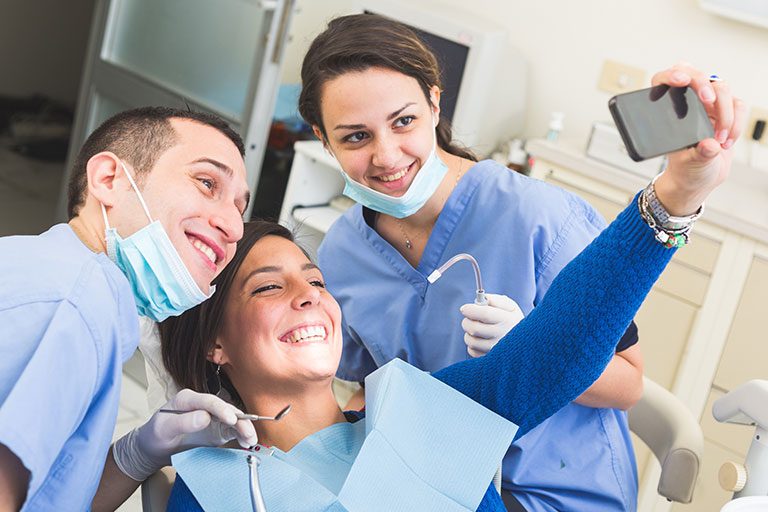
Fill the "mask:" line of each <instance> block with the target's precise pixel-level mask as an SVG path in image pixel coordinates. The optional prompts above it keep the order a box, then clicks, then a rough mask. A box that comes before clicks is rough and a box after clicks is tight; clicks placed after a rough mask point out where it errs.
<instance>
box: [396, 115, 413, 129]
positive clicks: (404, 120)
mask: <svg viewBox="0 0 768 512" xmlns="http://www.w3.org/2000/svg"><path fill="white" fill-rule="evenodd" d="M414 119H416V116H403V117H398V118H397V119H396V120H395V128H401V127H403V126H408V125H409V124H411V123H412V122H413V120H414Z"/></svg>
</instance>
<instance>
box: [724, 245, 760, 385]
mask: <svg viewBox="0 0 768 512" xmlns="http://www.w3.org/2000/svg"><path fill="white" fill-rule="evenodd" d="M767 304H768V260H766V259H764V258H762V257H755V258H753V259H752V265H751V268H750V270H749V274H748V275H747V280H746V283H745V285H744V289H743V291H742V293H741V297H740V298H739V305H738V307H737V308H736V314H735V315H734V317H733V322H732V323H731V329H730V331H729V332H728V339H727V340H726V342H725V348H724V349H723V353H722V356H721V358H720V365H719V366H718V368H717V374H716V375H715V384H717V385H718V386H719V387H720V388H722V389H727V390H731V389H734V388H735V387H737V386H738V385H739V384H742V383H744V382H746V381H748V380H751V379H768V339H766V338H768V335H766V333H765V332H766V327H765V319H766V305H767Z"/></svg>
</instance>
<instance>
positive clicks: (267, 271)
mask: <svg viewBox="0 0 768 512" xmlns="http://www.w3.org/2000/svg"><path fill="white" fill-rule="evenodd" d="M281 270H283V267H280V266H277V265H269V266H266V267H259V268H257V269H254V270H251V271H250V272H249V273H248V275H247V276H246V277H245V279H244V280H243V284H245V283H247V282H248V281H250V279H251V278H252V277H254V276H256V275H259V274H270V273H274V272H280V271H281ZM301 270H302V272H306V271H307V270H320V267H318V266H317V265H315V264H314V263H305V264H303V265H302V266H301Z"/></svg>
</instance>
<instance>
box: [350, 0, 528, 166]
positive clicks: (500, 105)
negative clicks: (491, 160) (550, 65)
mask: <svg viewBox="0 0 768 512" xmlns="http://www.w3.org/2000/svg"><path fill="white" fill-rule="evenodd" d="M429 6H430V4H429V3H427V2H421V1H420V2H411V3H404V2H400V1H399V0H380V1H368V2H365V3H364V4H362V5H361V7H360V11H361V12H366V13H375V14H379V15H382V16H386V17H388V18H391V19H394V20H397V21H400V22H401V23H404V24H405V25H408V26H409V27H411V28H412V29H413V30H414V31H416V33H417V34H419V36H420V37H421V38H422V39H423V40H424V42H425V43H426V44H427V45H428V46H429V47H430V49H432V51H433V52H434V53H435V55H436V57H437V59H438V62H440V65H441V67H442V72H443V94H442V95H441V100H440V103H441V107H440V108H441V117H443V118H444V119H447V120H448V121H450V122H451V123H452V125H453V135H454V138H455V139H456V140H457V141H459V142H460V143H462V144H464V145H466V146H468V147H470V148H471V149H473V150H475V151H476V152H477V153H478V154H479V155H481V156H484V155H487V154H489V153H490V152H491V151H492V150H493V149H495V147H496V146H497V145H498V144H499V143H500V142H502V141H504V140H507V139H509V138H511V137H513V136H515V135H520V133H521V132H522V129H523V123H524V120H525V119H524V118H525V102H526V80H527V77H526V64H525V61H524V60H523V58H522V57H521V56H520V55H519V53H517V52H516V51H515V50H514V49H513V48H511V47H510V46H509V43H508V40H507V32H506V29H504V28H502V27H500V26H498V25H496V24H494V23H492V22H491V21H489V20H487V19H484V18H480V17H478V16H475V15H472V14H471V13H468V12H461V11H456V10H454V9H450V10H448V9H445V8H442V9H439V8H433V9H430V8H429Z"/></svg>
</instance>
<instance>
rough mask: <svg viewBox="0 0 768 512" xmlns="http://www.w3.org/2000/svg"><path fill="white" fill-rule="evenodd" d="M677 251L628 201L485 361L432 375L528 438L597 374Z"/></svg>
mask: <svg viewBox="0 0 768 512" xmlns="http://www.w3.org/2000/svg"><path fill="white" fill-rule="evenodd" d="M673 254H674V251H673V250H669V249H665V248H664V247H663V246H662V245H661V244H659V243H658V242H657V241H656V240H655V239H654V237H653V232H652V231H651V229H650V228H649V227H648V226H647V224H645V223H644V222H643V221H642V219H640V215H639V213H638V211H637V206H636V205H635V204H634V203H633V204H631V205H630V206H628V207H627V209H626V210H625V211H624V212H623V213H622V214H621V215H619V218H618V219H617V221H614V223H613V224H611V225H610V226H609V227H608V228H607V229H606V230H605V231H603V233H602V234H600V236H599V237H598V238H597V239H595V241H594V242H592V244H590V245H589V246H588V247H587V248H586V249H585V250H584V251H583V252H582V253H581V254H580V255H579V256H577V257H576V258H575V259H574V260H573V261H572V262H571V263H570V264H568V265H567V266H566V267H565V268H564V269H563V270H562V271H561V272H560V274H559V275H558V276H557V278H556V279H555V280H554V282H553V283H552V286H551V287H550V289H549V291H548V292H547V295H546V296H545V297H544V299H543V300H542V302H541V303H540V304H539V305H538V306H537V307H536V308H534V310H533V311H532V312H531V314H530V315H529V316H528V317H526V318H525V319H523V320H522V321H521V322H520V324H518V325H517V327H515V328H514V329H513V330H512V331H511V332H510V333H509V334H507V336H505V337H504V338H503V339H502V340H501V341H500V342H499V343H498V345H496V346H495V347H494V348H493V349H492V350H491V351H490V352H489V353H488V354H487V355H486V356H484V357H481V358H477V359H472V360H468V361H464V362H462V363H458V364H456V365H453V366H450V367H448V368H446V369H444V370H441V371H440V372H437V373H436V374H435V377H437V378H439V379H440V380H442V381H443V382H446V383H448V384H449V385H451V386H452V387H454V388H455V389H458V390H459V391H461V392H462V393H464V394H466V395H467V396H469V397H470V398H472V399H474V400H476V401H477V402H479V403H481V404H483V405H484V406H486V407H488V408H489V409H491V410H493V411H495V412H497V413H498V414H501V415H502V416H504V417H506V418H507V419H509V420H511V421H513V422H514V423H516V424H517V425H518V426H520V430H519V434H518V437H519V436H520V435H524V434H525V433H526V432H527V431H529V430H530V429H532V428H534V427H535V426H536V425H538V424H539V423H541V422H542V421H544V420H545V419H546V418H548V417H549V416H551V415H552V414H554V413H555V412H557V411H558V410H559V409H560V408H562V407H563V406H564V405H566V404H567V403H570V402H572V401H573V400H574V399H575V398H576V397H578V396H579V395H580V394H581V393H583V392H584V390H585V389H587V388H588V387H589V386H590V385H591V384H593V383H594V382H595V381H596V380H597V379H598V378H599V377H600V375H601V374H602V372H603V370H604V369H605V367H606V366H607V364H608V363H609V362H610V360H611V358H612V357H613V354H614V351H615V348H616V343H617V342H618V340H619V339H620V338H621V335H622V334H623V333H624V332H625V331H626V329H627V326H628V325H629V323H630V322H631V320H632V318H633V317H634V316H635V313H636V312H637V310H638V308H639V307H640V305H641V304H642V301H643V299H644V298H645V296H646V295H647V293H648V291H650V289H651V286H652V285H653V283H654V282H655V281H656V279H657V278H658V276H659V274H661V272H662V271H663V270H664V267H665V266H666V264H667V263H668V261H669V259H670V258H671V256H672V255H673ZM555 342H557V347H556V349H555ZM566 362H567V363H568V364H565V363H566Z"/></svg>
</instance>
